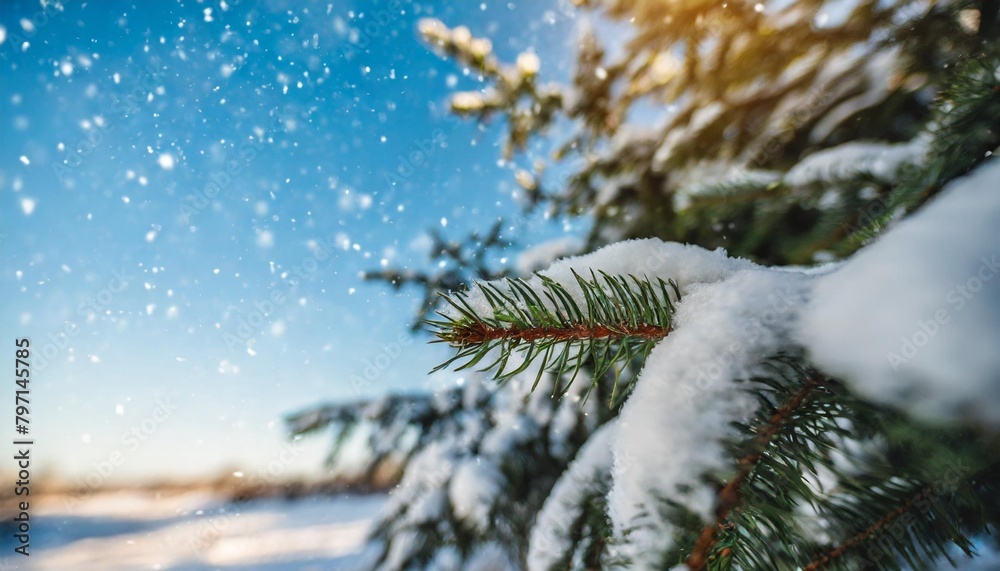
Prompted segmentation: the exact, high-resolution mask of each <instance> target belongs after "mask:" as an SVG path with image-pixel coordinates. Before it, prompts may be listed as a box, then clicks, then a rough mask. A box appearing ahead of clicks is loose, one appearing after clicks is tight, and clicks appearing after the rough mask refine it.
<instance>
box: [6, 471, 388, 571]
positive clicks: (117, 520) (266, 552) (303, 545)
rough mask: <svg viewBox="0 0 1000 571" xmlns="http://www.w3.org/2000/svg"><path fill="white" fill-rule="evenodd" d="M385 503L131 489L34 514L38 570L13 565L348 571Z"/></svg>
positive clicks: (79, 569)
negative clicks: (229, 498) (241, 498)
mask: <svg viewBox="0 0 1000 571" xmlns="http://www.w3.org/2000/svg"><path fill="white" fill-rule="evenodd" d="M384 501H385V496H382V495H370V496H340V497H309V498H302V499H297V500H277V499H264V500H254V501H248V502H241V503H230V502H226V501H222V500H220V499H219V498H217V497H214V496H212V495H211V494H208V493H204V492H186V493H175V494H167V493H159V494H152V493H146V492H134V491H128V492H116V493H108V494H101V495H99V496H95V497H92V498H88V499H86V500H84V501H82V502H80V503H79V504H76V505H75V506H73V507H72V508H68V506H67V503H66V501H65V499H63V498H49V499H47V500H46V501H45V502H44V503H39V504H38V508H37V509H36V510H35V511H34V512H33V513H32V523H33V525H32V528H31V552H32V554H31V558H30V564H28V563H27V561H28V560H27V558H22V557H18V558H16V559H14V558H8V560H7V563H8V564H9V565H19V567H14V568H15V569H33V570H39V571H42V570H45V571H56V570H59V571H64V570H67V569H73V570H74V571H90V570H93V571H125V570H129V571H134V570H140V569H151V570H153V569H158V570H170V571H182V570H183V571H196V570H208V569H221V570H227V569H239V570H244V571H291V570H295V571H307V570H316V571H319V570H322V571H339V570H347V569H351V568H352V567H353V563H354V562H355V561H356V560H357V557H358V555H359V552H360V549H361V546H362V545H363V542H364V538H365V534H366V532H367V531H368V527H369V525H370V524H371V522H372V519H373V518H374V517H375V515H376V514H377V513H378V511H379V509H381V506H382V505H383V503H384ZM5 543H6V539H5ZM5 551H6V550H5ZM2 561H3V560H2V559H0V562H2Z"/></svg>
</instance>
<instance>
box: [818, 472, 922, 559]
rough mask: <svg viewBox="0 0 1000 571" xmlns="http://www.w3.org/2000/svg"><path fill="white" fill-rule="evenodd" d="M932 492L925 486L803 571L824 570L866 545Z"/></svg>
mask: <svg viewBox="0 0 1000 571" xmlns="http://www.w3.org/2000/svg"><path fill="white" fill-rule="evenodd" d="M932 492H933V488H932V487H931V486H925V487H924V488H923V489H921V490H920V491H919V492H917V493H916V494H914V495H913V496H912V497H910V498H909V499H908V500H906V501H905V502H904V503H903V505H901V506H899V507H898V508H896V509H895V510H893V511H891V512H889V513H888V514H886V515H885V516H883V517H882V518H881V519H879V520H878V521H876V522H875V523H873V524H871V525H870V526H868V527H867V528H865V529H864V531H862V532H861V533H858V534H857V535H855V536H854V537H852V538H850V539H848V540H847V541H845V542H844V543H841V544H840V545H838V546H837V547H836V548H834V549H833V551H831V552H829V553H827V554H826V555H824V556H823V557H820V558H819V559H817V560H815V561H813V562H812V563H810V564H809V565H806V566H805V567H803V568H802V571H817V570H818V569H822V568H823V567H824V566H825V565H827V564H828V563H830V562H831V561H833V560H834V559H837V558H838V557H840V556H842V555H844V554H845V553H847V551H849V550H850V549H852V548H854V547H855V546H857V545H860V544H861V543H864V542H865V541H867V540H868V539H869V538H871V537H872V536H874V535H875V534H877V533H879V532H880V531H881V530H883V529H884V528H885V527H886V526H888V525H889V524H890V523H892V521H893V520H895V519H896V518H898V517H899V516H901V515H903V514H904V513H906V512H907V510H909V509H910V508H912V507H913V505H914V504H915V503H916V502H918V501H919V500H921V499H922V498H924V497H926V496H929V495H930V494H931V493H932Z"/></svg>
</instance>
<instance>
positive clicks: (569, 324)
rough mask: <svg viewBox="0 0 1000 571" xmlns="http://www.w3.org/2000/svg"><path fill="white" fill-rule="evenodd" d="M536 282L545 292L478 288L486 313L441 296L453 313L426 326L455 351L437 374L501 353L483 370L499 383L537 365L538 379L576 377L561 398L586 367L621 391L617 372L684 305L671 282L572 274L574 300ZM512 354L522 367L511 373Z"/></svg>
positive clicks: (641, 354) (510, 282)
mask: <svg viewBox="0 0 1000 571" xmlns="http://www.w3.org/2000/svg"><path fill="white" fill-rule="evenodd" d="M536 275H537V276H538V278H539V280H540V284H539V283H537V282H535V283H529V282H526V281H524V280H521V279H507V280H505V281H504V282H493V283H489V282H487V283H479V284H478V286H477V287H478V290H479V291H478V292H477V293H479V294H481V296H480V297H481V299H482V300H485V302H486V304H488V308H487V307H485V306H482V305H480V307H479V309H476V308H475V307H473V304H472V303H470V297H469V293H467V292H461V293H458V294H454V295H444V294H442V297H443V298H444V300H445V301H446V302H447V304H448V305H450V306H451V309H452V311H451V312H450V314H445V313H440V312H439V315H441V316H442V317H444V320H437V321H427V322H426V323H427V324H429V325H430V327H431V330H432V333H433V334H434V335H435V336H436V337H437V338H438V339H437V341H439V342H444V343H448V344H449V345H451V346H452V347H454V348H456V349H458V351H457V352H456V354H455V356H453V357H452V358H451V359H449V360H447V361H445V362H444V363H443V364H441V365H439V366H438V367H437V368H435V369H434V370H435V371H437V370H440V369H443V368H445V367H447V366H449V365H451V364H452V363H454V362H456V361H464V362H463V363H462V364H461V365H459V366H458V367H457V370H462V369H466V368H470V367H474V366H476V365H477V364H478V363H479V362H480V361H482V360H483V359H484V358H485V357H486V356H487V354H489V353H490V352H491V351H492V350H493V349H497V350H498V351H499V356H498V357H497V359H496V360H495V361H494V362H492V363H491V364H489V365H487V366H485V367H483V368H482V369H481V370H483V371H489V370H495V373H494V378H496V379H498V380H505V379H508V378H510V377H512V376H514V375H516V374H518V373H521V372H522V371H524V370H526V369H527V368H528V366H529V365H531V363H532V362H533V361H534V360H535V359H536V358H539V357H540V358H541V363H540V366H539V368H538V378H541V375H542V373H543V372H544V371H546V370H550V371H554V372H556V373H567V372H569V371H572V372H573V376H572V378H571V379H570V381H569V383H567V384H566V385H565V387H564V390H565V388H568V386H569V384H570V383H572V381H573V379H575V378H576V375H577V374H578V373H579V371H580V369H581V368H582V367H583V366H584V365H590V366H592V367H593V369H594V379H598V378H600V377H602V376H603V375H604V374H605V373H607V372H609V371H611V370H612V369H613V368H614V374H615V385H616V389H617V382H618V378H619V375H620V373H621V371H622V368H623V367H616V366H615V365H616V364H618V363H628V362H630V361H632V360H633V359H644V358H645V357H646V355H648V354H649V351H651V350H652V348H653V346H654V345H655V344H656V342H658V341H659V340H660V339H662V338H663V337H665V336H667V335H668V334H669V333H670V330H671V319H672V316H673V312H674V306H673V303H674V302H675V301H676V300H678V299H680V290H679V288H678V287H677V284H676V283H674V282H673V281H669V282H668V281H664V280H662V279H657V280H656V281H655V282H654V281H653V280H651V279H649V278H637V277H635V276H631V275H630V276H628V277H625V276H611V275H608V274H606V273H604V272H600V273H599V274H595V273H594V272H591V276H590V279H586V278H583V277H582V276H580V275H579V274H577V273H576V272H575V271H574V272H573V276H574V278H575V280H576V286H577V291H575V292H571V291H570V290H569V289H568V288H567V287H566V286H564V285H563V284H561V283H559V282H557V281H555V280H553V279H552V278H549V277H547V276H543V275H541V274H536ZM498 284H499V285H498ZM515 351H516V352H519V353H520V354H521V356H522V359H521V362H520V363H519V364H517V365H513V364H511V365H508V363H509V362H510V358H511V357H512V355H513V353H514V352H515ZM537 382H538V379H536V381H535V383H536V385H537ZM616 393H617V394H619V396H620V395H621V394H622V393H621V391H617V390H615V391H613V392H612V403H614V402H615V401H616V398H615V395H616Z"/></svg>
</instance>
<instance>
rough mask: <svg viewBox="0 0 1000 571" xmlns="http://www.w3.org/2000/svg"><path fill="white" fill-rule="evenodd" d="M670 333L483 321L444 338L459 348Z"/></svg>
mask: <svg viewBox="0 0 1000 571" xmlns="http://www.w3.org/2000/svg"><path fill="white" fill-rule="evenodd" d="M668 333H670V328H669V327H657V326H655V325H647V324H639V325H635V326H631V325H615V326H613V327H609V326H607V325H587V324H583V323H579V324H576V325H569V326H567V327H531V328H526V329H519V328H516V327H493V326H490V325H488V324H486V323H483V322H477V323H469V324H463V325H461V326H459V327H456V328H455V329H454V330H453V331H449V332H448V333H447V335H446V336H442V339H444V340H445V341H447V342H448V343H450V344H452V345H456V346H462V347H464V346H468V345H482V344H483V343H487V342H489V341H497V340H514V339H518V340H521V341H537V340H539V339H551V340H553V341H574V340H582V339H602V338H606V337H635V338H641V339H651V340H652V339H662V338H663V337H666V336H667V334H668Z"/></svg>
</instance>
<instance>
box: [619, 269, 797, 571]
mask: <svg viewBox="0 0 1000 571" xmlns="http://www.w3.org/2000/svg"><path fill="white" fill-rule="evenodd" d="M811 279H812V276H810V275H808V274H806V273H800V272H790V271H789V272H786V271H779V270H768V269H765V268H762V267H759V266H744V267H743V268H741V269H734V270H730V271H729V272H727V273H725V274H722V275H719V276H718V279H717V280H716V281H714V282H707V281H706V282H701V283H691V284H689V285H688V287H687V292H686V293H685V294H684V295H683V297H682V299H681V301H680V303H678V304H677V313H676V314H675V316H674V320H675V321H674V323H675V331H674V332H673V333H671V334H670V335H668V336H667V337H666V338H665V339H664V340H663V341H662V342H660V344H659V345H657V347H656V348H655V349H653V352H652V353H651V354H650V356H649V358H648V359H647V360H646V365H645V367H644V368H643V370H642V372H641V373H640V378H639V380H638V382H637V384H636V388H635V390H634V391H633V394H632V395H631V396H630V397H629V400H628V401H627V402H626V404H625V406H624V408H623V409H622V412H621V415H620V416H619V418H618V421H617V424H618V431H617V434H616V436H615V438H614V442H613V450H614V455H615V463H614V468H613V471H612V474H613V478H614V479H613V484H612V488H611V492H610V495H609V501H608V509H609V514H610V516H611V521H612V523H613V524H614V526H615V530H616V533H617V534H619V535H622V536H624V534H625V530H626V529H628V528H630V527H633V526H635V525H636V524H637V523H640V522H641V523H642V524H646V525H644V526H643V527H641V528H639V529H635V530H633V531H632V532H631V534H629V536H628V541H627V543H625V544H624V546H623V547H622V552H621V554H622V555H625V556H627V557H629V558H630V559H631V560H632V563H633V566H634V567H633V568H637V569H644V568H654V567H655V566H656V565H658V562H659V557H660V556H661V555H662V553H663V551H664V550H666V549H668V548H669V547H671V545H670V539H669V538H670V531H671V526H670V524H669V523H668V522H667V521H666V520H665V519H663V517H662V516H661V515H660V511H659V510H658V509H657V506H658V505H659V502H660V499H659V498H670V499H672V500H674V501H676V502H677V503H679V504H680V505H681V506H683V507H684V508H685V509H687V510H689V511H690V512H692V513H694V514H697V515H699V516H701V518H702V519H703V520H704V521H705V522H706V523H707V522H709V521H710V519H711V517H712V513H713V508H714V505H715V497H716V489H715V488H714V487H713V486H711V485H708V484H706V483H705V482H704V481H703V479H702V476H703V475H704V474H706V473H712V472H720V471H726V470H728V469H730V468H731V466H730V463H731V462H732V459H731V458H730V456H729V454H728V453H727V451H726V450H725V448H724V446H723V444H722V439H724V438H726V437H727V436H736V434H735V432H733V431H734V430H735V429H732V428H730V427H731V424H732V423H733V422H734V421H741V422H742V421H746V420H748V419H749V417H750V416H751V415H752V414H753V412H754V411H755V410H756V406H757V402H756V401H755V399H754V398H753V397H752V396H751V395H750V393H749V392H747V391H745V390H743V386H741V384H740V382H739V381H741V380H744V379H746V378H748V377H751V376H753V375H755V374H758V373H762V372H763V371H762V366H763V364H764V360H765V359H766V358H767V357H770V356H773V355H775V354H777V353H778V352H779V351H781V350H782V349H784V348H786V347H788V345H789V343H790V341H791V334H792V326H793V323H794V319H795V315H796V311H797V309H798V308H799V307H800V306H801V305H802V303H803V301H804V299H805V292H806V290H807V289H808V284H809V281H810V280H811ZM664 411H669V413H665V412H664ZM650 435H656V436H655V438H651V437H650Z"/></svg>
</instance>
